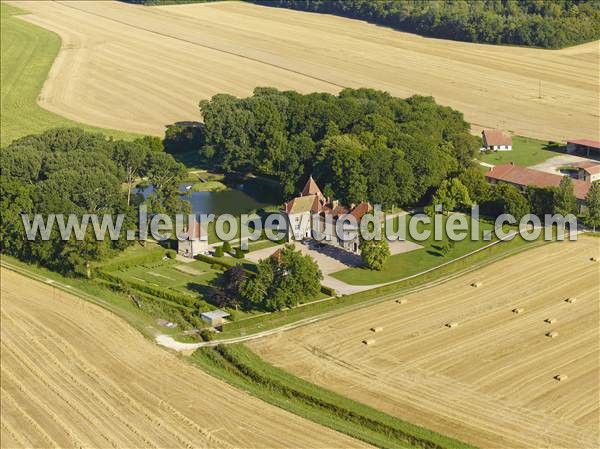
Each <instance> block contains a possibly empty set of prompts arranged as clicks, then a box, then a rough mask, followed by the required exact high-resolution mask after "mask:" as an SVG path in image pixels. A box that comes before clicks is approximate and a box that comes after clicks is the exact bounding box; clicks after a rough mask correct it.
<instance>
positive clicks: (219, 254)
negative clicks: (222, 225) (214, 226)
mask: <svg viewBox="0 0 600 449" xmlns="http://www.w3.org/2000/svg"><path fill="white" fill-rule="evenodd" d="M224 255H225V253H224V251H223V247H222V246H217V247H216V248H215V257H223V256H224Z"/></svg>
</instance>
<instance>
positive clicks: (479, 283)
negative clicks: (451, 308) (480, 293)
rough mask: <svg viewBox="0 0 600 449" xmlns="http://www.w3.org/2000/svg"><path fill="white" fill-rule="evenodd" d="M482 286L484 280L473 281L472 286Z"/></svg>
mask: <svg viewBox="0 0 600 449" xmlns="http://www.w3.org/2000/svg"><path fill="white" fill-rule="evenodd" d="M481 286H483V282H481V281H475V282H472V283H471V287H475V288H479V287H481Z"/></svg>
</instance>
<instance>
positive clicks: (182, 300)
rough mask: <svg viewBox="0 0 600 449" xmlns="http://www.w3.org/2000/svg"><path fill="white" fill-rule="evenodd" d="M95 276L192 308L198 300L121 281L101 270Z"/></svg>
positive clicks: (128, 281) (144, 285) (158, 288)
mask: <svg viewBox="0 0 600 449" xmlns="http://www.w3.org/2000/svg"><path fill="white" fill-rule="evenodd" d="M96 276H97V277H99V278H101V279H105V280H107V281H109V282H113V283H116V284H119V285H124V286H126V287H130V288H132V289H135V290H138V291H141V292H144V293H148V294H150V295H152V296H156V297H158V298H161V299H165V300H167V301H170V302H173V303H176V304H179V305H182V306H185V307H187V308H192V307H194V306H197V305H198V299H197V298H195V297H194V296H192V295H186V294H185V293H173V292H170V291H168V290H165V289H163V288H160V287H153V286H151V285H147V284H143V283H142V282H138V281H134V280H131V279H123V278H121V277H119V276H117V275H114V274H111V273H107V272H106V271H103V270H96Z"/></svg>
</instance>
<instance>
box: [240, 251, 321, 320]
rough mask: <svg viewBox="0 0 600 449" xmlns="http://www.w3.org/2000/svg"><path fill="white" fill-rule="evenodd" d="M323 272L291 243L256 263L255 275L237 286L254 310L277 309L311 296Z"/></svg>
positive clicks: (295, 304)
mask: <svg viewBox="0 0 600 449" xmlns="http://www.w3.org/2000/svg"><path fill="white" fill-rule="evenodd" d="M322 279H323V275H322V273H321V270H320V269H319V266H318V265H317V263H316V262H315V261H314V260H313V259H312V258H311V257H310V256H308V255H304V254H302V253H301V252H300V250H297V249H295V248H294V246H293V245H285V247H283V248H282V249H280V250H278V251H277V252H276V253H275V254H273V255H272V256H271V257H268V258H266V259H263V260H261V261H260V262H259V263H258V265H257V271H256V276H253V277H249V278H247V279H245V280H243V281H241V282H239V283H238V284H237V285H238V286H239V294H240V296H241V297H242V298H243V299H244V301H246V303H247V304H248V305H249V306H250V307H252V308H256V309H264V310H281V309H284V308H286V307H294V306H297V305H298V304H301V303H303V302H306V301H308V300H309V299H313V298H314V297H315V296H317V294H318V293H319V290H320V289H321V280H322Z"/></svg>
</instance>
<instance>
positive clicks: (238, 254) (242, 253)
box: [233, 248, 245, 259]
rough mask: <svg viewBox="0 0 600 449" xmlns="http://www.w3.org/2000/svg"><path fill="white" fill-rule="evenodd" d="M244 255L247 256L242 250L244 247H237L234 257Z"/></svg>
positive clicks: (241, 257)
mask: <svg viewBox="0 0 600 449" xmlns="http://www.w3.org/2000/svg"><path fill="white" fill-rule="evenodd" d="M244 256H245V253H244V251H243V250H242V248H236V249H235V253H234V255H233V257H235V258H236V259H243V258H244Z"/></svg>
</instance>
